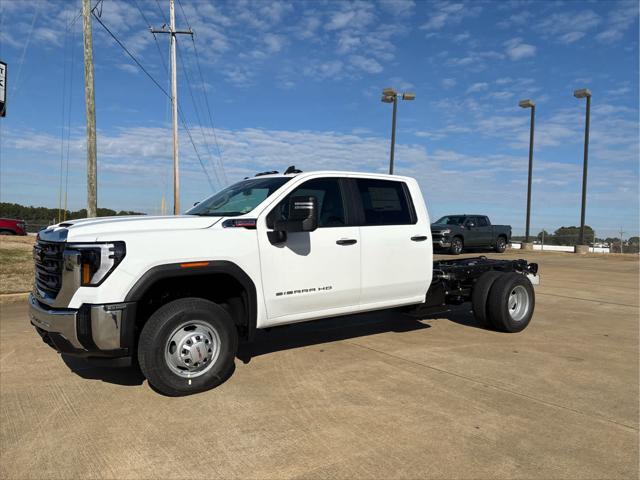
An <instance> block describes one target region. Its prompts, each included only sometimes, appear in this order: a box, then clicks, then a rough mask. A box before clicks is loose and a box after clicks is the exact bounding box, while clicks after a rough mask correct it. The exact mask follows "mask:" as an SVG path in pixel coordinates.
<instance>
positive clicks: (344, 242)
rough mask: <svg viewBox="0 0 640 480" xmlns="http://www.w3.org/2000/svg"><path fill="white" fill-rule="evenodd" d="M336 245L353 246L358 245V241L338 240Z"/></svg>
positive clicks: (353, 239) (352, 239) (349, 239)
mask: <svg viewBox="0 0 640 480" xmlns="http://www.w3.org/2000/svg"><path fill="white" fill-rule="evenodd" d="M336 243H337V244H338V245H353V244H355V243H358V240H356V239H355V238H341V239H340V240H336Z"/></svg>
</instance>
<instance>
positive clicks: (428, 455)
mask: <svg viewBox="0 0 640 480" xmlns="http://www.w3.org/2000/svg"><path fill="white" fill-rule="evenodd" d="M488 255H489V256H494V255H491V254H488ZM495 256H496V257H498V258H519V257H524V258H527V259H529V260H530V261H537V262H539V264H540V266H541V274H542V284H541V285H540V286H538V287H536V295H537V305H536V311H535V314H534V318H533V320H532V322H531V325H530V326H529V328H528V329H526V330H525V331H524V332H522V333H520V334H504V333H496V332H492V331H489V330H485V329H483V328H481V326H480V325H477V324H476V322H475V321H474V319H473V316H472V315H471V314H470V313H469V312H468V308H466V307H462V308H459V309H456V310H455V311H453V312H451V313H448V314H446V315H443V316H440V317H438V318H426V319H422V320H416V319H412V318H409V317H406V316H403V315H401V314H398V313H394V312H381V313H373V314H364V315H358V316H355V317H342V318H335V319H330V320H323V321H319V322H311V323H307V324H300V325H295V326H290V327H285V328H279V329H273V330H271V331H270V332H261V333H260V335H259V338H258V339H257V341H256V342H254V343H253V344H251V345H245V346H243V347H242V351H241V353H240V355H239V357H241V358H242V359H243V360H240V359H238V360H236V370H235V372H234V374H233V375H232V376H231V377H230V378H229V379H228V380H227V381H226V382H225V383H224V384H223V385H222V386H220V387H219V388H217V389H215V390H212V391H209V392H205V393H201V394H198V395H194V396H190V397H184V398H167V397H164V396H161V395H159V394H157V393H155V392H154V391H153V390H151V389H150V388H149V387H148V386H147V384H146V382H144V381H143V379H142V378H141V377H140V375H139V374H138V373H136V372H135V371H133V370H130V369H125V370H118V369H105V368H95V367H90V366H87V365H86V364H84V363H82V362H79V361H72V360H67V361H66V362H64V361H63V360H62V359H61V358H60V357H59V356H58V355H57V354H56V353H55V352H54V351H53V350H52V349H50V348H49V347H47V346H46V345H45V344H44V343H42V341H41V340H40V338H39V337H38V335H37V334H36V333H35V332H34V331H33V329H32V327H31V326H30V325H29V322H28V319H27V313H26V306H25V304H24V302H12V303H5V304H2V305H1V306H0V308H1V321H0V434H1V436H0V439H1V459H0V460H1V461H0V477H1V478H141V477H142V478H242V479H246V478H296V477H304V478H345V479H346V478H349V479H351V478H469V479H471V478H473V479H478V478H527V479H531V478H540V479H543V478H544V479H549V478H638V374H639V372H638V319H639V294H638V287H639V285H638V274H639V271H638V265H639V262H638V257H637V256H626V255H619V256H615V255H599V256H595V255H589V256H578V255H573V254H562V253H540V252H519V251H515V252H508V253H506V254H504V255H495Z"/></svg>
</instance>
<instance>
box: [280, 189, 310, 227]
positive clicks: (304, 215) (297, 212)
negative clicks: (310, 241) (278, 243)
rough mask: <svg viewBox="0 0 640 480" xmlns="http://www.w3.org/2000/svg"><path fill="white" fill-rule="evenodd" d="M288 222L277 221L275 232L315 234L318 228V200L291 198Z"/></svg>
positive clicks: (307, 197) (303, 197)
mask: <svg viewBox="0 0 640 480" xmlns="http://www.w3.org/2000/svg"><path fill="white" fill-rule="evenodd" d="M288 210H289V215H288V218H287V219H286V220H276V221H275V222H274V225H273V229H274V230H275V231H280V232H313V231H314V230H315V229H316V228H318V199H317V198H316V197H314V196H302V197H291V198H290V199H289V205H288Z"/></svg>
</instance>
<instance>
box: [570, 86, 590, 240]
mask: <svg viewBox="0 0 640 480" xmlns="http://www.w3.org/2000/svg"><path fill="white" fill-rule="evenodd" d="M573 96H574V97H576V98H586V99H587V113H586V119H585V124H584V165H583V167H582V210H581V212H580V237H579V239H578V244H579V245H585V242H584V221H585V213H586V206H587V167H588V164H589V121H590V117H591V91H590V90H589V89H588V88H583V89H581V90H576V91H575V92H573Z"/></svg>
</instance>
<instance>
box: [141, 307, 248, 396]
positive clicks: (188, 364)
mask: <svg viewBox="0 0 640 480" xmlns="http://www.w3.org/2000/svg"><path fill="white" fill-rule="evenodd" d="M237 348H238V332H237V329H236V326H235V324H234V322H233V320H232V318H231V316H230V315H229V313H227V311H226V310H225V309H224V308H222V307H221V306H220V305H217V304H215V303H213V302H210V301H208V300H205V299H202V298H182V299H179V300H174V301H173V302H170V303H167V304H166V305H163V306H162V307H161V308H159V309H158V310H157V311H156V312H155V313H154V314H153V315H152V316H151V318H149V320H148V321H147V323H146V324H145V325H144V327H143V329H142V332H141V333H140V340H139V342H138V362H139V364H140V369H141V370H142V373H143V374H144V376H145V377H146V378H147V380H148V381H149V384H150V385H151V386H153V387H154V388H155V389H156V390H158V391H159V392H160V393H163V394H165V395H169V396H181V395H189V394H191V393H196V392H202V391H204V390H209V389H211V388H214V387H216V386H218V385H219V384H221V383H222V382H223V381H224V380H225V379H226V378H227V377H228V376H229V375H230V374H231V372H232V371H233V366H234V358H235V354H236V350H237Z"/></svg>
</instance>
